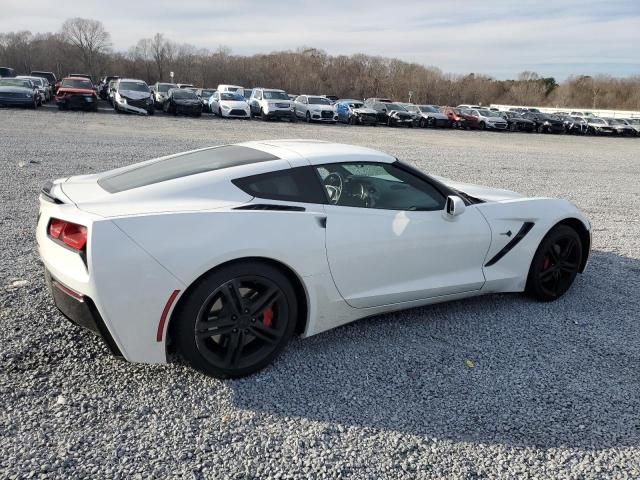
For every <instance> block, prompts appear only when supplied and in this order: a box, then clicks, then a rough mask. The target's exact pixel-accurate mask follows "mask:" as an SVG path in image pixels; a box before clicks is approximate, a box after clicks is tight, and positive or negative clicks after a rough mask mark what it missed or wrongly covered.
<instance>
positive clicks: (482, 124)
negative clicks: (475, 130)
mask: <svg viewBox="0 0 640 480" xmlns="http://www.w3.org/2000/svg"><path fill="white" fill-rule="evenodd" d="M478 126H479V127H480V130H486V129H487V124H486V123H484V122H480V123H479V124H478Z"/></svg>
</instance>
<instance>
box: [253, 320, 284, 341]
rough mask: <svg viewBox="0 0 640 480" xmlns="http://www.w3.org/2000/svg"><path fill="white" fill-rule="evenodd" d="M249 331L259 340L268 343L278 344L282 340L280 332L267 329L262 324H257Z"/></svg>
mask: <svg viewBox="0 0 640 480" xmlns="http://www.w3.org/2000/svg"><path fill="white" fill-rule="evenodd" d="M249 331H250V332H251V333H252V334H253V336H254V337H256V338H257V339H259V340H262V341H263V342H267V343H277V342H278V340H279V339H280V332H278V331H277V330H273V329H271V328H268V327H265V326H264V325H263V324H261V323H256V324H255V325H252V326H251V327H249Z"/></svg>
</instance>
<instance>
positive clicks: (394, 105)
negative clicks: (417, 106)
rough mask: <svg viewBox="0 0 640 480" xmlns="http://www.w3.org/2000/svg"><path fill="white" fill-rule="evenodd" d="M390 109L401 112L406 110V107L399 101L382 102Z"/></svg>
mask: <svg viewBox="0 0 640 480" xmlns="http://www.w3.org/2000/svg"><path fill="white" fill-rule="evenodd" d="M382 105H383V106H384V107H385V108H386V109H387V110H388V111H390V110H398V111H400V112H406V110H405V108H404V107H401V106H400V105H398V104H397V103H383V104H382Z"/></svg>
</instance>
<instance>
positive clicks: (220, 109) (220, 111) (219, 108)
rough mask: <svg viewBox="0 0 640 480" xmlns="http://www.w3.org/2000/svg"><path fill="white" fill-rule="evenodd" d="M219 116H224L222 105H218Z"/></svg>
mask: <svg viewBox="0 0 640 480" xmlns="http://www.w3.org/2000/svg"><path fill="white" fill-rule="evenodd" d="M218 116H219V117H220V118H222V107H218Z"/></svg>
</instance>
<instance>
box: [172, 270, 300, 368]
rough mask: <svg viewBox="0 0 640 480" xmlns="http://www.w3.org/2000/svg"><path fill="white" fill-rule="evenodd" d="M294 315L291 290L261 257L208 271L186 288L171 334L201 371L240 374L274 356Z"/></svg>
mask: <svg viewBox="0 0 640 480" xmlns="http://www.w3.org/2000/svg"><path fill="white" fill-rule="evenodd" d="M252 310H254V311H252ZM256 312H259V313H257V314H256ZM252 314H253V315H252ZM297 314H298V302H297V299H296V295H295V291H294V289H293V287H292V286H291V283H290V282H289V280H288V279H287V277H286V276H285V275H284V274H283V273H282V272H281V271H280V270H278V269H277V268H275V267H273V266H271V265H269V264H266V263H262V262H253V261H252V262H242V263H236V264H232V265H229V266H226V267H222V268H219V269H217V270H213V271H212V272H210V273H209V274H207V275H206V276H204V277H203V278H202V279H201V280H200V281H199V282H198V284H197V285H196V286H195V287H194V288H193V289H192V290H191V291H189V292H188V293H187V296H186V297H185V298H184V299H182V300H181V302H180V305H179V307H178V311H177V312H176V316H175V317H174V320H173V321H172V324H171V338H172V340H173V341H174V342H175V345H176V349H177V352H178V354H179V355H180V356H181V357H182V358H183V359H184V360H186V361H187V363H189V364H190V365H191V366H192V367H193V368H195V369H197V370H199V371H201V372H202V373H205V374H207V375H210V376H213V377H216V378H237V377H243V376H245V375H250V374H252V373H255V372H257V371H259V370H261V369H263V368H264V367H266V366H267V365H269V364H270V363H271V362H272V361H273V360H274V359H275V358H276V357H277V356H278V354H279V353H280V352H281V351H282V349H283V348H284V347H285V346H286V344H287V343H288V341H289V340H290V338H291V336H292V335H293V332H294V329H295V325H296V319H297ZM205 318H206V319H207V320H204V319H205ZM216 332H220V333H217V334H216V335H212V333H216ZM238 347H239V348H238Z"/></svg>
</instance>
